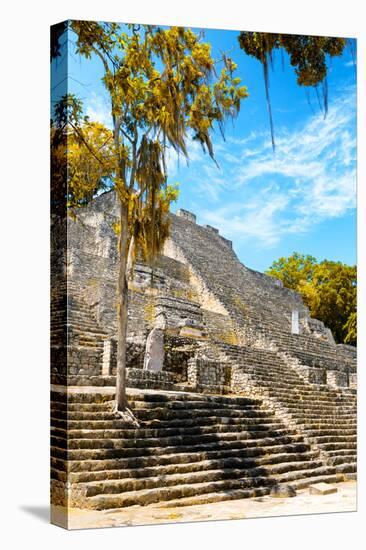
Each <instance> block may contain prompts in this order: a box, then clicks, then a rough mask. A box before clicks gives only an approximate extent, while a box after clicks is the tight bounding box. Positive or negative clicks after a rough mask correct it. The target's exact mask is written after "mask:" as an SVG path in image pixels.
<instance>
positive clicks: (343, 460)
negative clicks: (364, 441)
mask: <svg viewBox="0 0 366 550" xmlns="http://www.w3.org/2000/svg"><path fill="white" fill-rule="evenodd" d="M355 457H356V454H353V455H352V454H344V455H341V456H337V455H336V456H330V457H329V458H328V462H329V464H332V465H333V466H339V465H341V464H352V465H356V462H355Z"/></svg>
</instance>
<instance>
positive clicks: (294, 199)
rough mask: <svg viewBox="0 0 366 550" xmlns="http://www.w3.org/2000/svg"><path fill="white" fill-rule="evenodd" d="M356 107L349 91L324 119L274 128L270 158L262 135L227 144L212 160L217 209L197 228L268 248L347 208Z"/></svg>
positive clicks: (351, 203) (351, 204)
mask: <svg viewBox="0 0 366 550" xmlns="http://www.w3.org/2000/svg"><path fill="white" fill-rule="evenodd" d="M355 106H356V98H355V92H354V90H353V89H351V90H346V95H344V96H343V97H340V98H339V99H337V100H335V101H334V102H333V104H332V106H331V107H330V109H329V113H328V116H327V117H326V118H325V119H324V117H323V116H322V115H321V114H318V115H314V116H312V117H311V118H309V120H308V121H307V123H305V124H304V125H302V126H301V127H298V128H296V129H294V130H292V131H288V130H284V129H281V128H277V129H276V136H277V137H276V152H275V154H273V152H272V149H271V144H270V141H269V139H268V135H263V134H262V135H261V134H253V135H252V136H249V139H244V140H238V139H229V140H228V142H227V143H226V146H225V150H224V151H223V152H220V153H219V155H218V160H219V162H220V163H221V161H223V162H222V173H221V174H218V173H217V171H216V177H219V180H220V181H221V184H220V185H219V186H218V185H217V184H218V182H217V181H215V178H213V179H212V180H211V183H212V185H214V186H215V189H216V193H215V194H212V193H211V195H210V196H212V197H213V198H214V199H215V201H214V202H215V203H216V204H212V205H209V207H207V208H204V209H203V211H202V212H201V218H202V220H203V222H204V223H210V224H212V225H216V226H217V227H218V228H220V231H221V232H222V233H223V234H224V235H226V236H228V237H229V238H235V239H236V241H238V240H241V241H243V240H244V241H245V240H247V239H256V240H257V241H258V243H259V244H260V245H261V246H262V247H271V246H274V245H275V244H277V243H278V242H279V241H280V240H281V239H283V238H284V237H285V236H286V235H289V234H294V233H305V232H308V231H310V230H312V228H313V227H314V226H315V225H316V224H318V223H320V222H322V221H325V220H328V219H331V218H336V217H340V216H343V215H345V214H346V213H347V212H350V211H351V210H353V209H354V208H355V206H356V166H355V160H356V137H355V128H354V121H355ZM233 159H235V161H234V160H233ZM211 170H212V168H211ZM202 172H203V173H207V169H206V168H205V169H204V170H202ZM233 197H235V200H233ZM223 203H224V204H225V206H224V207H222V206H220V205H222V204H223Z"/></svg>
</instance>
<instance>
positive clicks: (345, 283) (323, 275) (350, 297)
mask: <svg viewBox="0 0 366 550" xmlns="http://www.w3.org/2000/svg"><path fill="white" fill-rule="evenodd" d="M266 273H267V275H271V276H272V277H276V279H280V280H281V281H282V282H283V284H284V286H285V287H286V288H290V289H292V290H296V291H297V292H299V293H300V294H301V296H302V297H303V300H304V303H305V304H306V305H307V307H308V308H309V310H310V314H311V316H312V317H315V318H316V319H319V320H320V321H323V323H324V324H325V325H326V326H327V327H328V328H330V329H331V331H332V332H333V336H334V338H335V340H336V342H338V343H345V344H351V345H356V343H357V268H356V266H355V265H351V266H350V265H346V264H343V263H342V262H332V261H329V260H323V261H321V262H318V261H317V259H316V258H314V257H313V256H310V255H303V254H299V253H298V252H294V253H293V254H292V255H291V256H289V257H288V258H284V257H282V258H280V259H279V260H277V261H275V262H273V264H272V265H271V266H270V268H269V269H268V270H267V271H266Z"/></svg>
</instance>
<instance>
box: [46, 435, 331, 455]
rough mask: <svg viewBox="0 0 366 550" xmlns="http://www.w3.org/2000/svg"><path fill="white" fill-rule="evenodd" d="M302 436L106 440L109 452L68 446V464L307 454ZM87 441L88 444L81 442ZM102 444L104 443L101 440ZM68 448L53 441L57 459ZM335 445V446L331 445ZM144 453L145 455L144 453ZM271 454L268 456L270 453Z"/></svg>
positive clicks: (106, 449)
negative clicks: (293, 450) (256, 451)
mask: <svg viewBox="0 0 366 550" xmlns="http://www.w3.org/2000/svg"><path fill="white" fill-rule="evenodd" d="M302 439H303V438H302V436H291V437H286V436H283V437H279V438H270V437H268V438H263V439H248V440H233V441H223V440H220V439H218V440H217V441H208V442H207V443H206V442H204V441H203V442H202V441H201V442H196V443H190V444H186V443H185V442H184V441H183V442H181V444H179V443H177V444H172V445H167V446H161V444H160V442H159V439H156V440H155V441H152V440H148V441H145V440H144V439H141V440H136V441H134V440H132V441H124V442H121V441H119V440H114V441H113V440H107V445H109V446H107V447H106V448H101V446H100V447H96V448H78V449H74V448H70V443H71V442H69V445H68V456H69V460H81V459H83V458H85V459H93V460H103V459H106V458H129V457H136V456H139V455H141V453H142V452H143V453H144V454H145V455H150V454H153V453H154V454H156V455H157V456H158V455H162V454H173V455H174V454H179V453H186V452H189V451H192V452H193V451H194V452H206V451H207V452H208V451H215V450H217V451H219V450H223V451H225V450H232V449H235V450H237V451H238V452H240V451H241V450H248V449H251V448H265V447H268V449H269V451H270V450H271V448H272V447H276V446H277V447H278V446H282V447H284V448H285V447H286V445H299V447H297V450H298V451H300V450H301V449H302V450H304V451H307V450H309V445H308V444H306V443H303V441H302ZM80 441H84V442H85V440H80ZM98 441H99V442H100V441H103V440H98ZM64 444H65V442H64V440H57V441H55V440H52V439H51V445H52V446H53V448H54V449H55V451H56V452H55V455H54V456H59V457H60V458H63V453H58V451H57V450H58V449H60V450H61V451H62V450H63V447H62V446H63V445H64ZM332 445H335V444H332ZM142 450H143V451H142ZM269 451H268V452H269Z"/></svg>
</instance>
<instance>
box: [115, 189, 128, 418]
mask: <svg viewBox="0 0 366 550" xmlns="http://www.w3.org/2000/svg"><path fill="white" fill-rule="evenodd" d="M119 208H120V224H121V231H120V235H119V246H118V248H119V269H118V282H117V312H118V317H117V324H118V327H117V372H116V409H117V411H124V410H125V409H126V407H127V395H126V351H127V342H126V340H127V317H128V284H127V277H126V267H127V239H128V210H127V207H126V205H124V204H123V203H122V201H121V200H119Z"/></svg>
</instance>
